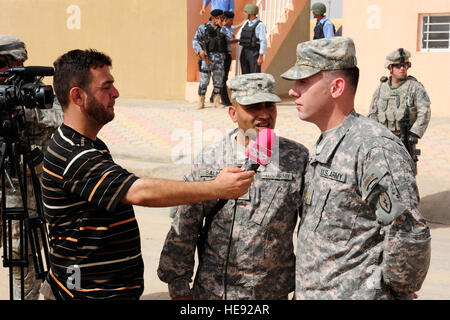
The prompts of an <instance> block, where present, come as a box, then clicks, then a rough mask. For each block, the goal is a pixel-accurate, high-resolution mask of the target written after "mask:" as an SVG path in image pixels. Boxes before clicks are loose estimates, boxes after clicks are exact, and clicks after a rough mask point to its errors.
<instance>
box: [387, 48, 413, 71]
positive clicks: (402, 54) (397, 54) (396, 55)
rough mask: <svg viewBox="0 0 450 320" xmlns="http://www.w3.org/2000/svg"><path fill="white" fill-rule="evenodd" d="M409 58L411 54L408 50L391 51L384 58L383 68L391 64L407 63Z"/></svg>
mask: <svg viewBox="0 0 450 320" xmlns="http://www.w3.org/2000/svg"><path fill="white" fill-rule="evenodd" d="M409 58H411V53H410V52H409V51H408V50H405V49H403V48H399V49H397V50H394V51H392V52H391V53H389V54H388V55H387V56H386V61H385V63H384V67H385V68H387V67H389V66H390V65H391V64H395V63H403V62H409Z"/></svg>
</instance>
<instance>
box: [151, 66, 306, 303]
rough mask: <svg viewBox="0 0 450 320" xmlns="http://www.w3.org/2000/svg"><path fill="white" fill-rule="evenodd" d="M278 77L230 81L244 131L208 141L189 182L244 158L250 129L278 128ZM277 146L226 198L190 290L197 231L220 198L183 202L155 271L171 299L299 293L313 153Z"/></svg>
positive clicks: (233, 112)
mask: <svg viewBox="0 0 450 320" xmlns="http://www.w3.org/2000/svg"><path fill="white" fill-rule="evenodd" d="M274 82H275V81H274V79H273V77H272V76H271V75H269V74H265V73H255V74H246V75H241V76H238V77H235V78H234V79H232V80H230V82H229V84H230V86H229V87H230V89H231V92H232V96H231V97H232V99H235V100H233V106H231V107H229V115H230V117H231V119H232V120H233V122H235V123H237V124H238V126H239V128H237V129H235V130H233V131H232V132H231V133H229V134H227V135H226V137H225V138H224V139H223V140H221V141H218V142H216V143H214V144H212V145H209V146H207V147H206V148H205V149H204V150H203V151H202V152H201V153H200V154H199V155H198V156H197V159H196V162H195V164H194V165H193V168H192V172H191V174H190V175H189V176H188V177H186V180H188V181H193V180H194V181H198V180H208V179H213V178H214V176H215V175H216V174H217V173H218V172H219V171H220V170H221V169H222V168H224V167H225V166H226V165H228V164H237V165H239V166H241V165H242V164H243V163H244V161H245V155H244V151H245V147H244V145H245V144H246V143H245V141H246V142H247V143H248V139H245V138H246V137H248V134H247V132H251V131H254V130H255V129H256V130H259V129H262V128H263V127H270V128H273V127H274V126H275V120H276V115H277V110H276V104H275V102H279V101H280V99H279V97H278V96H277V95H275V94H274V93H273V86H274ZM254 133H256V132H254ZM272 151H273V154H272V157H271V163H269V164H268V165H267V166H266V167H263V166H260V167H259V168H258V170H257V172H256V175H255V180H254V182H253V184H252V186H251V187H250V189H249V192H248V193H247V194H246V195H245V196H243V197H241V198H239V199H237V200H231V201H228V202H227V203H226V205H225V206H224V207H223V208H222V209H221V210H220V211H219V212H218V213H217V214H216V215H215V216H214V219H213V220H212V224H211V228H210V229H209V231H208V236H207V238H206V243H205V250H204V253H203V254H202V255H201V257H200V262H199V265H198V268H197V272H196V277H195V281H194V284H193V288H192V289H191V288H190V285H189V283H190V282H191V281H192V276H193V271H194V254H195V249H196V246H197V234H198V232H199V230H200V228H201V227H202V225H203V220H204V218H205V216H206V215H207V214H210V212H211V210H212V208H213V207H214V205H215V204H216V202H217V201H207V202H202V203H196V204H192V205H186V206H179V207H178V210H177V212H176V215H175V218H174V220H173V223H172V227H171V229H170V231H169V233H168V235H167V238H166V241H165V244H164V248H163V250H162V253H161V258H160V262H159V268H158V276H159V278H160V279H161V280H162V281H164V282H166V283H168V286H169V294H170V296H171V297H172V298H173V299H177V298H181V297H183V298H194V299H200V300H206V299H208V300H212V299H225V298H226V299H231V300H237V299H287V297H288V294H289V293H290V292H292V291H293V290H294V285H295V256H294V250H293V239H292V237H293V232H294V228H295V225H296V222H297V217H298V214H299V209H300V206H301V200H302V199H301V191H302V188H303V172H304V169H305V165H306V162H307V159H308V151H307V149H306V148H305V147H304V146H303V145H301V144H299V143H297V142H294V141H291V140H288V139H286V138H283V137H279V138H277V143H276V144H275V146H274V148H273V149H272ZM233 215H234V217H235V220H234V222H233ZM230 230H232V234H231V242H229V241H230ZM228 246H230V247H228ZM228 248H230V251H229V258H228V260H227V259H226V253H227V249H228ZM225 266H227V267H225ZM225 274H226V275H225ZM224 275H225V276H226V292H227V296H226V297H225V296H224V292H225V288H224Z"/></svg>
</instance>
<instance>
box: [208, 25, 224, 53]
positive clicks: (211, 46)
mask: <svg viewBox="0 0 450 320" xmlns="http://www.w3.org/2000/svg"><path fill="white" fill-rule="evenodd" d="M205 26H206V27H205V38H206V39H205V44H206V46H207V48H206V49H207V50H208V53H210V52H228V50H227V39H226V37H225V34H223V33H222V31H221V28H220V27H213V26H212V25H210V24H205Z"/></svg>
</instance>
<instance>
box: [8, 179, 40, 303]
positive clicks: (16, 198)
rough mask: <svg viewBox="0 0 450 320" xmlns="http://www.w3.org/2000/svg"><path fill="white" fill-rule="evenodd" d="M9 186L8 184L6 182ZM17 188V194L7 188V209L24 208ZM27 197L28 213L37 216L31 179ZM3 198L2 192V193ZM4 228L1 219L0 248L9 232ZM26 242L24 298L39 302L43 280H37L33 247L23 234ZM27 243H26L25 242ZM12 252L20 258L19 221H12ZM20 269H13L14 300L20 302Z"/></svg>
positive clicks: (15, 256) (15, 257)
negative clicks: (26, 260)
mask: <svg viewBox="0 0 450 320" xmlns="http://www.w3.org/2000/svg"><path fill="white" fill-rule="evenodd" d="M6 183H7V184H8V182H6ZM15 187H16V188H17V191H16V193H13V192H12V190H11V189H10V188H9V187H7V188H6V207H7V208H10V207H13V208H14V207H23V204H22V197H21V196H20V191H19V188H18V183H15ZM27 189H28V190H27V193H28V194H27V195H28V199H27V202H28V212H29V215H30V216H33V215H35V214H36V203H35V201H34V192H33V187H32V182H31V179H28V181H27ZM0 196H1V192H0ZM4 229H5V230H3V227H2V220H1V219H0V247H1V246H2V244H3V243H2V241H3V234H2V232H7V230H6V229H7V227H6V226H4ZM23 237H24V239H23V240H24V241H25V240H26V241H28V267H24V298H25V300H37V299H38V297H39V288H40V286H41V283H42V280H37V279H36V276H35V270H34V262H33V258H32V256H31V246H30V242H29V240H28V236H27V235H26V234H25V233H24V234H23ZM24 243H25V242H24ZM12 247H13V248H12V250H13V258H14V259H19V258H20V223H19V221H17V220H13V221H12ZM0 251H1V255H3V248H1V250H0ZM20 277H21V272H20V267H14V268H13V284H14V300H20V298H21V297H20V292H21V291H20V285H21V284H20Z"/></svg>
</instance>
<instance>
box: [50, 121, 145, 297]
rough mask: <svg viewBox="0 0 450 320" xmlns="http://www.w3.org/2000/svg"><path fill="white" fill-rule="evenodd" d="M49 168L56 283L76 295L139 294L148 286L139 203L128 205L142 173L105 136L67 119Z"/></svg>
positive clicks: (52, 150)
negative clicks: (121, 160)
mask: <svg viewBox="0 0 450 320" xmlns="http://www.w3.org/2000/svg"><path fill="white" fill-rule="evenodd" d="M43 170H44V172H43V176H42V190H43V203H44V208H45V213H46V220H47V223H48V227H49V243H50V262H51V270H50V275H49V277H48V280H49V282H50V284H51V285H52V287H53V289H54V290H55V288H56V290H58V292H59V293H60V294H61V295H62V296H63V297H65V298H69V299H70V298H75V299H127V298H138V297H139V296H140V295H141V294H142V292H143V287H144V281H143V271H144V266H143V260H142V255H141V245H140V235H139V228H138V224H137V222H136V217H135V215H134V211H133V207H132V206H131V205H125V204H123V203H120V200H121V199H122V197H123V196H124V195H125V193H126V192H127V190H128V189H129V188H130V186H131V185H132V184H133V182H135V181H136V180H137V179H138V178H137V177H136V176H134V175H133V174H132V173H130V172H128V171H127V170H125V169H123V168H122V167H120V166H119V165H117V164H116V163H114V161H113V159H112V157H111V155H110V153H109V150H108V147H107V146H106V145H105V144H104V143H103V142H102V141H101V140H100V139H98V138H97V140H96V141H92V140H90V139H89V138H87V137H85V136H83V135H81V134H80V133H78V132H76V131H75V130H73V129H72V128H70V127H68V126H66V125H64V124H63V125H61V127H59V128H58V130H57V131H56V132H55V134H54V136H53V138H52V140H51V142H50V144H49V147H48V149H47V152H46V154H45V158H44V168H43ZM69 277H71V278H69Z"/></svg>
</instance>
